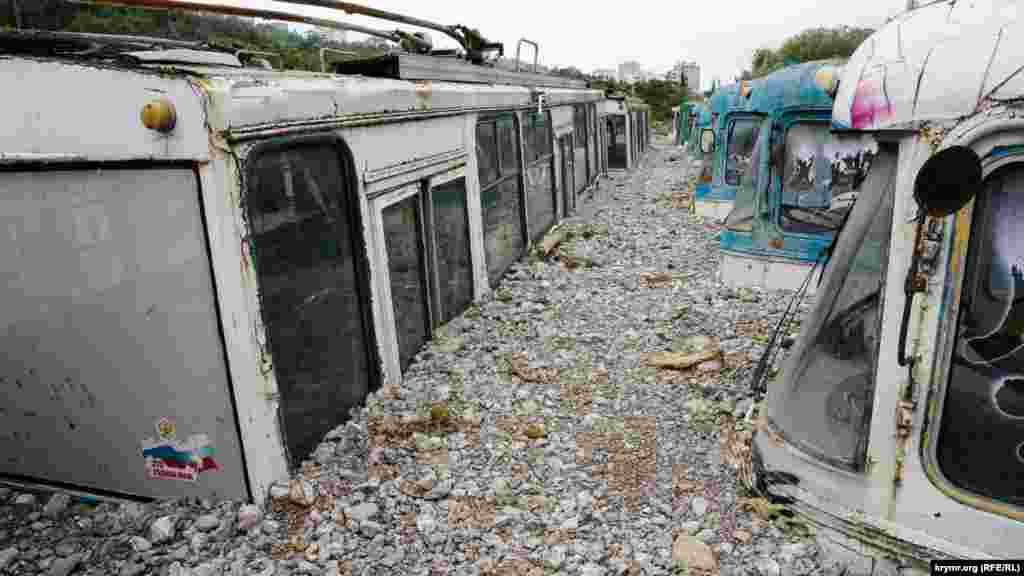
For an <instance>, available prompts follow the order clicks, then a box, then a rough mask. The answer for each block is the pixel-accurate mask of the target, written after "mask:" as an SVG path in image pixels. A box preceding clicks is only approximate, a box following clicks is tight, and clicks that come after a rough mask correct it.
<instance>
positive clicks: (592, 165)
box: [587, 102, 601, 185]
mask: <svg viewBox="0 0 1024 576" xmlns="http://www.w3.org/2000/svg"><path fill="white" fill-rule="evenodd" d="M597 150H598V145H597V105H596V104H594V103H593V102H591V103H590V104H587V184H588V185H589V184H592V183H593V182H594V181H595V180H597V174H598V172H600V170H599V169H598V166H599V165H600V163H601V162H600V161H599V160H598V159H597Z"/></svg>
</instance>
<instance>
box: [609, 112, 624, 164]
mask: <svg viewBox="0 0 1024 576" xmlns="http://www.w3.org/2000/svg"><path fill="white" fill-rule="evenodd" d="M608 166H609V167H611V168H618V169H625V168H626V117H625V116H623V115H621V114H619V115H615V116H612V117H611V118H610V119H609V136H608Z"/></svg>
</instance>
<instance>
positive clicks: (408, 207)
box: [383, 195, 428, 372]
mask: <svg viewBox="0 0 1024 576" xmlns="http://www.w3.org/2000/svg"><path fill="white" fill-rule="evenodd" d="M419 218H420V214H419V196H418V195H416V196H411V197H409V198H406V199H405V200H402V201H401V202H398V203H397V204H392V205H391V206H388V207H387V208H385V209H384V210H383V221H384V243H385V245H386V246H387V251H388V271H389V273H390V275H391V301H392V304H393V305H394V309H395V330H397V331H398V357H399V363H400V364H401V367H402V371H403V372H404V371H405V369H406V368H407V367H408V366H409V363H410V362H412V358H413V356H415V355H416V352H418V351H419V349H420V346H422V345H423V343H424V342H426V341H427V338H428V332H427V324H428V323H427V318H428V316H427V306H426V302H427V293H426V286H425V284H424V281H423V279H424V277H425V275H424V273H423V259H422V254H423V251H422V250H421V246H420V244H421V243H420V222H419Z"/></svg>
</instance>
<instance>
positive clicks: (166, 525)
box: [149, 516, 174, 544]
mask: <svg viewBox="0 0 1024 576" xmlns="http://www.w3.org/2000/svg"><path fill="white" fill-rule="evenodd" d="M171 538H174V517H173V516H162V517H160V518H157V519H156V521H154V522H153V523H152V524H151V525H150V526H149V541H150V542H152V543H154V544H160V543H161V542H166V541H168V540H170V539H171Z"/></svg>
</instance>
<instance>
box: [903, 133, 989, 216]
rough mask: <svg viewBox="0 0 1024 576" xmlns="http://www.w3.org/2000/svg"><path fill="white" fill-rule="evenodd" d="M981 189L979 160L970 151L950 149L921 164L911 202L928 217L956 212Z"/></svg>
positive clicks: (961, 147) (954, 147)
mask: <svg viewBox="0 0 1024 576" xmlns="http://www.w3.org/2000/svg"><path fill="white" fill-rule="evenodd" d="M979 186H981V158H979V157H978V154H977V153H975V152H974V150H971V149H970V148H967V147H964V146H953V147H950V148H946V149H945V150H942V151H941V152H939V153H938V154H935V155H934V156H932V157H931V158H929V159H928V161H927V162H925V163H924V166H922V167H921V170H920V171H918V173H917V178H916V179H915V180H914V199H915V200H917V203H918V204H919V205H920V206H921V207H922V208H923V209H924V210H925V211H926V212H927V213H928V215H929V216H933V217H937V218H941V217H943V216H949V215H950V214H954V213H956V212H957V211H959V210H960V209H961V208H963V207H964V206H966V205H967V203H968V202H970V201H971V199H972V198H974V195H975V194H977V192H978V187H979Z"/></svg>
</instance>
